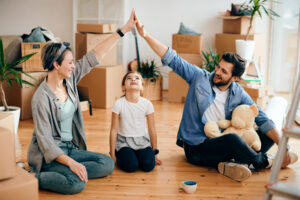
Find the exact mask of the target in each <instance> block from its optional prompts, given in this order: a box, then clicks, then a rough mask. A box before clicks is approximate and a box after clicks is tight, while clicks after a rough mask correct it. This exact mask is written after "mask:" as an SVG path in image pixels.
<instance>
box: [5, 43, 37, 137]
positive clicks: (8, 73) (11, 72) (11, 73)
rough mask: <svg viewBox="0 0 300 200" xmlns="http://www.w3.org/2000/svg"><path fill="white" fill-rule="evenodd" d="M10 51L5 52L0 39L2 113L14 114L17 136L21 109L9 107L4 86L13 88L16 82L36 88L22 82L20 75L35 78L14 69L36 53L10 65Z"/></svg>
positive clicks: (24, 81) (26, 82)
mask: <svg viewBox="0 0 300 200" xmlns="http://www.w3.org/2000/svg"><path fill="white" fill-rule="evenodd" d="M9 50H10V49H8V50H7V52H6V53H5V52H4V48H3V43H2V38H1V37H0V96H1V102H2V104H3V106H0V111H4V112H12V113H13V114H14V121H15V122H14V125H15V134H16V133H17V130H18V124H19V119H20V108H18V107H14V106H8V104H7V101H6V98H5V91H4V84H7V85H8V86H9V87H11V86H12V84H13V82H15V83H17V84H19V85H20V87H22V85H23V84H27V85H31V86H35V85H34V84H32V83H30V82H28V81H26V80H22V79H21V77H20V74H21V73H23V74H25V75H26V76H28V77H30V78H32V79H33V80H35V78H33V77H32V76H30V75H29V74H27V73H26V72H22V71H17V70H16V69H15V68H14V67H15V66H17V65H19V64H21V63H23V62H25V61H26V60H28V59H29V58H31V57H32V56H33V55H34V54H35V53H32V54H29V55H26V56H23V57H21V58H19V59H16V60H15V61H13V62H12V63H8V62H7V60H8V55H9ZM5 54H6V55H5Z"/></svg>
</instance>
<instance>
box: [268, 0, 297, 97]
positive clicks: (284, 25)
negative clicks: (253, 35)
mask: <svg viewBox="0 0 300 200" xmlns="http://www.w3.org/2000/svg"><path fill="white" fill-rule="evenodd" d="M276 2H277V1H276ZM276 2H275V3H273V7H274V10H275V11H276V12H277V13H278V14H279V15H280V18H276V19H275V20H273V22H272V40H271V44H272V45H271V56H270V74H269V75H270V76H269V83H270V85H271V86H272V87H273V88H274V90H275V92H287V93H290V92H292V91H293V85H294V84H295V81H296V74H297V73H298V71H299V69H298V66H297V42H298V18H299V7H300V0H284V1H280V2H278V3H276Z"/></svg>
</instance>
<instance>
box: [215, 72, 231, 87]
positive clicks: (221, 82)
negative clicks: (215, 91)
mask: <svg viewBox="0 0 300 200" xmlns="http://www.w3.org/2000/svg"><path fill="white" fill-rule="evenodd" d="M215 76H216V75H215ZM231 78H232V76H231V77H230V78H229V79H228V80H226V81H220V82H218V83H215V82H214V84H215V86H224V85H228V83H230V81H231Z"/></svg>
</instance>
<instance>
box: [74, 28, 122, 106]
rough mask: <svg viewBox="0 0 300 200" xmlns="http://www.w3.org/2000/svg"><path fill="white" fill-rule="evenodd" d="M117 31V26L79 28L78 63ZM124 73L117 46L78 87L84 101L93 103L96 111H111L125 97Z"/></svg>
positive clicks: (77, 40) (77, 37) (77, 34)
mask: <svg viewBox="0 0 300 200" xmlns="http://www.w3.org/2000/svg"><path fill="white" fill-rule="evenodd" d="M116 29H117V26H116V25H115V24H77V32H78V33H76V60H78V59H80V58H82V56H84V55H85V54H86V53H88V52H89V51H91V50H92V49H93V48H94V47H96V46H97V45H98V44H99V43H101V42H102V41H104V40H105V39H106V38H108V37H109V36H110V35H111V34H112V33H113V32H115V31H116ZM124 73H125V68H124V66H123V65H118V64H117V46H115V47H113V48H112V49H111V50H110V52H108V53H107V54H106V55H105V57H104V58H103V60H100V64H99V65H98V66H96V67H95V68H94V69H92V71H91V72H90V73H89V74H87V75H86V76H85V77H84V78H83V79H82V80H81V81H80V82H79V83H78V87H79V88H80V91H84V92H82V95H84V96H85V97H84V98H88V99H90V100H91V102H92V105H93V107H95V108H109V107H112V105H113V103H114V101H115V100H116V99H117V98H120V97H121V96H122V89H121V82H122V78H123V76H124ZM87 96H88V97H87Z"/></svg>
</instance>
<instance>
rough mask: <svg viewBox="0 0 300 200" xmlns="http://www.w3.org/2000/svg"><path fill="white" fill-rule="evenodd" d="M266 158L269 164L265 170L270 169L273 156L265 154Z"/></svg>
mask: <svg viewBox="0 0 300 200" xmlns="http://www.w3.org/2000/svg"><path fill="white" fill-rule="evenodd" d="M267 157H268V163H269V164H268V165H267V166H266V169H271V167H272V165H273V161H274V159H275V156H274V155H273V154H267Z"/></svg>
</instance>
